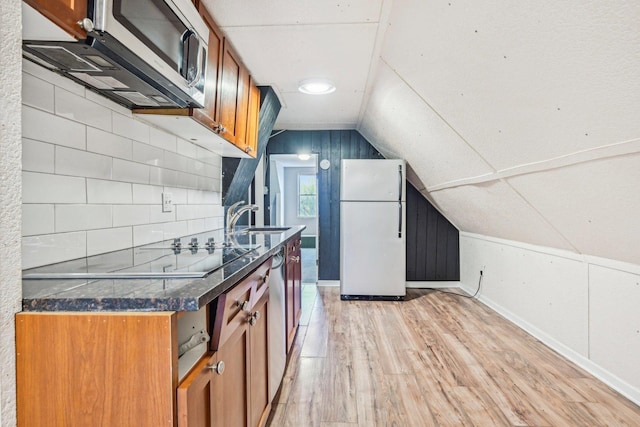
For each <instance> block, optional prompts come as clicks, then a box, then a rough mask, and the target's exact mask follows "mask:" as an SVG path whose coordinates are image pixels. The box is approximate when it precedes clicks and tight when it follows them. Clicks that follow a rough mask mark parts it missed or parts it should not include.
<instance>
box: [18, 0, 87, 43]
mask: <svg viewBox="0 0 640 427" xmlns="http://www.w3.org/2000/svg"><path fill="white" fill-rule="evenodd" d="M25 3H27V4H28V5H29V6H31V7H33V8H34V9H36V10H38V11H40V13H42V14H43V15H44V16H46V17H47V18H49V20H50V21H51V22H53V23H55V24H56V25H57V26H59V27H60V28H62V29H63V30H64V31H66V32H67V33H69V34H71V35H72V36H73V37H75V38H76V39H86V38H87V32H86V31H85V30H83V29H82V27H81V26H80V24H79V22H80V21H82V20H83V19H84V18H86V17H87V2H83V1H74V0H25Z"/></svg>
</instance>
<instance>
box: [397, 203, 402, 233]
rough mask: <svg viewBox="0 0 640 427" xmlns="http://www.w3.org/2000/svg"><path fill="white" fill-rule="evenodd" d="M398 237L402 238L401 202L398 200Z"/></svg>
mask: <svg viewBox="0 0 640 427" xmlns="http://www.w3.org/2000/svg"><path fill="white" fill-rule="evenodd" d="M398 239H402V202H398Z"/></svg>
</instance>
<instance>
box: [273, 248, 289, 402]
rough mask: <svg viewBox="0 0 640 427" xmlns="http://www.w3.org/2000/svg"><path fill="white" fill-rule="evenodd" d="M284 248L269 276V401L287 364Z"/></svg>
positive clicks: (274, 257)
mask: <svg viewBox="0 0 640 427" xmlns="http://www.w3.org/2000/svg"><path fill="white" fill-rule="evenodd" d="M285 260H286V250H285V246H283V247H282V248H280V250H279V251H278V252H277V253H276V254H275V255H274V256H273V263H272V264H271V274H270V275H269V390H270V392H269V394H270V396H269V401H272V400H273V397H274V396H275V394H276V392H277V391H278V387H280V382H281V381H282V377H283V375H284V368H285V366H286V364H287V335H286V325H285V322H286V313H285V283H284V278H285V273H284V270H285V267H286V263H285Z"/></svg>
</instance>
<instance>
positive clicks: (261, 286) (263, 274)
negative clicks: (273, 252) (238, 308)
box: [249, 258, 273, 310]
mask: <svg viewBox="0 0 640 427" xmlns="http://www.w3.org/2000/svg"><path fill="white" fill-rule="evenodd" d="M272 260H273V258H269V260H268V261H265V262H264V263H263V264H262V265H261V266H260V267H258V268H257V269H256V270H255V271H254V272H253V273H251V276H249V277H250V280H252V281H254V282H255V292H254V293H253V296H252V297H251V309H252V310H253V308H254V307H255V305H256V304H257V303H258V301H260V298H261V297H262V295H264V294H265V292H266V291H267V290H268V289H269V275H270V273H271V262H272Z"/></svg>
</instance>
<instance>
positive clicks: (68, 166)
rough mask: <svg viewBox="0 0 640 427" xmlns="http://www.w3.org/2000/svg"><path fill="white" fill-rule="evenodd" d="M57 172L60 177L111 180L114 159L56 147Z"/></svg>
mask: <svg viewBox="0 0 640 427" xmlns="http://www.w3.org/2000/svg"><path fill="white" fill-rule="evenodd" d="M55 165H56V168H55V171H56V174H58V175H72V176H85V177H88V178H101V179H111V171H112V168H113V159H112V158H111V157H107V156H103V155H101V154H94V153H88V152H86V151H81V150H74V149H72V148H67V147H56V161H55Z"/></svg>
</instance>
